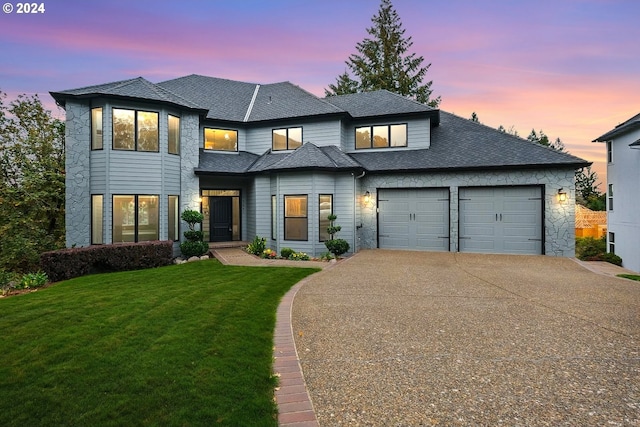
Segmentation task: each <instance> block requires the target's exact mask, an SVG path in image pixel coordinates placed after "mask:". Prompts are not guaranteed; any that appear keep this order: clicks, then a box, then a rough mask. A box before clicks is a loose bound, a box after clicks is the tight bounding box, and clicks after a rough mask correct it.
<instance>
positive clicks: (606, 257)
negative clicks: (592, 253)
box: [600, 252, 622, 267]
mask: <svg viewBox="0 0 640 427" xmlns="http://www.w3.org/2000/svg"><path fill="white" fill-rule="evenodd" d="M600 257H601V258H602V261H607V262H610V263H611V264H615V265H619V266H621V267H622V258H620V257H619V256H618V255H616V254H612V253H610V252H607V253H604V254H602V255H601V256H600Z"/></svg>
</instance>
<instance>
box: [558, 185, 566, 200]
mask: <svg viewBox="0 0 640 427" xmlns="http://www.w3.org/2000/svg"><path fill="white" fill-rule="evenodd" d="M558 201H559V202H566V201H567V193H565V191H564V190H563V189H562V188H560V189H558Z"/></svg>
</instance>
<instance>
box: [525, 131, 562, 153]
mask: <svg viewBox="0 0 640 427" xmlns="http://www.w3.org/2000/svg"><path fill="white" fill-rule="evenodd" d="M527 139H528V140H529V141H531V142H535V143H536V144H540V145H544V146H545V147H549V148H551V149H554V150H556V151H564V143H563V142H562V141H561V140H560V138H556V140H555V141H553V142H549V137H548V136H547V135H545V133H544V132H543V131H542V129H540V135H538V134H537V133H536V131H535V129H531V133H530V134H529V136H527Z"/></svg>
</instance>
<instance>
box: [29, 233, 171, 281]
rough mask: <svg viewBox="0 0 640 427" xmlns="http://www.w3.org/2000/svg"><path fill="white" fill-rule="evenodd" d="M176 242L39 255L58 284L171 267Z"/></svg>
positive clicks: (125, 244)
mask: <svg viewBox="0 0 640 427" xmlns="http://www.w3.org/2000/svg"><path fill="white" fill-rule="evenodd" d="M172 258H173V242H172V241H170V240H167V241H153V242H141V243H122V244H114V245H100V246H89V247H84V248H69V249H61V250H58V251H51V252H45V253H43V254H42V255H40V267H41V268H42V270H43V271H44V272H45V273H47V276H48V277H49V280H51V281H52V282H58V281H60V280H67V279H71V278H74V277H79V276H84V275H87V274H92V273H107V272H114V271H128V270H141V269H144V268H153V267H161V266H164V265H169V264H171V261H172Z"/></svg>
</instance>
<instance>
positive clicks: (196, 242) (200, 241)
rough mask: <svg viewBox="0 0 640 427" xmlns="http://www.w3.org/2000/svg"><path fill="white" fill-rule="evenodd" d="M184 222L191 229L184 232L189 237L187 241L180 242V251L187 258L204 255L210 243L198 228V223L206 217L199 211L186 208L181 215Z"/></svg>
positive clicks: (186, 237)
mask: <svg viewBox="0 0 640 427" xmlns="http://www.w3.org/2000/svg"><path fill="white" fill-rule="evenodd" d="M180 218H182V220H183V221H184V222H186V223H187V224H188V225H189V229H188V230H186V231H185V232H184V233H182V234H183V235H184V237H185V239H187V240H186V241H185V242H182V243H180V252H182V256H183V257H185V258H191V257H192V256H202V255H204V254H206V253H207V251H208V250H209V244H208V243H207V242H205V241H204V233H202V231H199V230H196V224H200V223H201V222H202V220H203V219H204V215H202V214H201V213H200V212H198V211H194V210H186V211H184V212H182V215H181V216H180Z"/></svg>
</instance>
